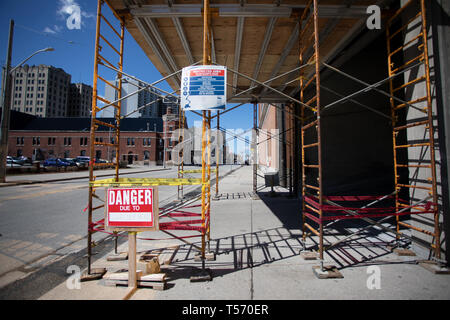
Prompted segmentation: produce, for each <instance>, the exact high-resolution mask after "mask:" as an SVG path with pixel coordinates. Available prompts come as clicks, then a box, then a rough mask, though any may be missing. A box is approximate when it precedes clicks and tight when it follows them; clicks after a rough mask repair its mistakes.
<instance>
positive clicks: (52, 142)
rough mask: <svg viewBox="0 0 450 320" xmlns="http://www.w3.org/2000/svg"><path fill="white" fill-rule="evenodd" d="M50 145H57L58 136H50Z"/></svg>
mask: <svg viewBox="0 0 450 320" xmlns="http://www.w3.org/2000/svg"><path fill="white" fill-rule="evenodd" d="M48 145H49V146H54V145H56V138H54V137H48Z"/></svg>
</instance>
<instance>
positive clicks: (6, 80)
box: [0, 20, 55, 183]
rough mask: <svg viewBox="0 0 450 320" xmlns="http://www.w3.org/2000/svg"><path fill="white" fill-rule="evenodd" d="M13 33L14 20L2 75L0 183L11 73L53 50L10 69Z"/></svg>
mask: <svg viewBox="0 0 450 320" xmlns="http://www.w3.org/2000/svg"><path fill="white" fill-rule="evenodd" d="M13 33H14V20H10V22H9V40H8V49H7V51H6V66H5V67H4V68H3V74H2V101H1V102H2V104H1V107H2V115H1V117H2V118H1V131H0V183H4V182H6V156H7V155H8V136H9V119H10V113H11V112H10V111H11V85H12V78H11V77H12V73H13V72H14V70H16V69H17V68H19V67H20V66H21V65H23V64H24V63H25V62H27V61H28V60H29V59H31V57H33V56H34V55H36V54H38V53H41V52H47V51H53V50H55V49H53V48H51V47H49V48H45V49H41V50H38V51H36V52H34V53H33V54H32V55H30V56H29V57H28V58H26V59H25V60H23V61H22V62H21V63H19V64H18V65H17V66H15V67H14V68H12V69H11V56H12V42H13Z"/></svg>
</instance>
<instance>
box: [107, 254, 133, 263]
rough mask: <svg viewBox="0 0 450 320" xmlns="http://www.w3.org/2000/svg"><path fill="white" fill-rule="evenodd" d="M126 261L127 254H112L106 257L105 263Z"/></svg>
mask: <svg viewBox="0 0 450 320" xmlns="http://www.w3.org/2000/svg"><path fill="white" fill-rule="evenodd" d="M127 259H128V252H119V253H112V254H110V255H109V256H108V257H106V260H107V261H123V260H127Z"/></svg>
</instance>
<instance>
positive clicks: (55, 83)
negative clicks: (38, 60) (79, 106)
mask: <svg viewBox="0 0 450 320" xmlns="http://www.w3.org/2000/svg"><path fill="white" fill-rule="evenodd" d="M70 81H71V76H70V74H67V73H66V72H65V71H64V70H63V69H61V68H55V67H53V66H48V65H39V66H29V65H24V66H22V67H19V68H17V69H16V70H14V72H13V74H12V83H13V84H12V92H11V110H14V111H19V112H23V113H27V114H31V115H35V116H37V117H65V116H67V105H68V99H69V90H70Z"/></svg>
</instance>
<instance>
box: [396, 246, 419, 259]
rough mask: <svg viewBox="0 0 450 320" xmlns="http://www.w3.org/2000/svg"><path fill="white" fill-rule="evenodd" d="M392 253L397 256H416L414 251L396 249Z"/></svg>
mask: <svg viewBox="0 0 450 320" xmlns="http://www.w3.org/2000/svg"><path fill="white" fill-rule="evenodd" d="M393 251H394V253H395V254H396V255H398V256H406V257H414V256H415V255H416V254H415V253H414V251H411V250H409V249H404V248H396V249H394V250H393Z"/></svg>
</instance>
